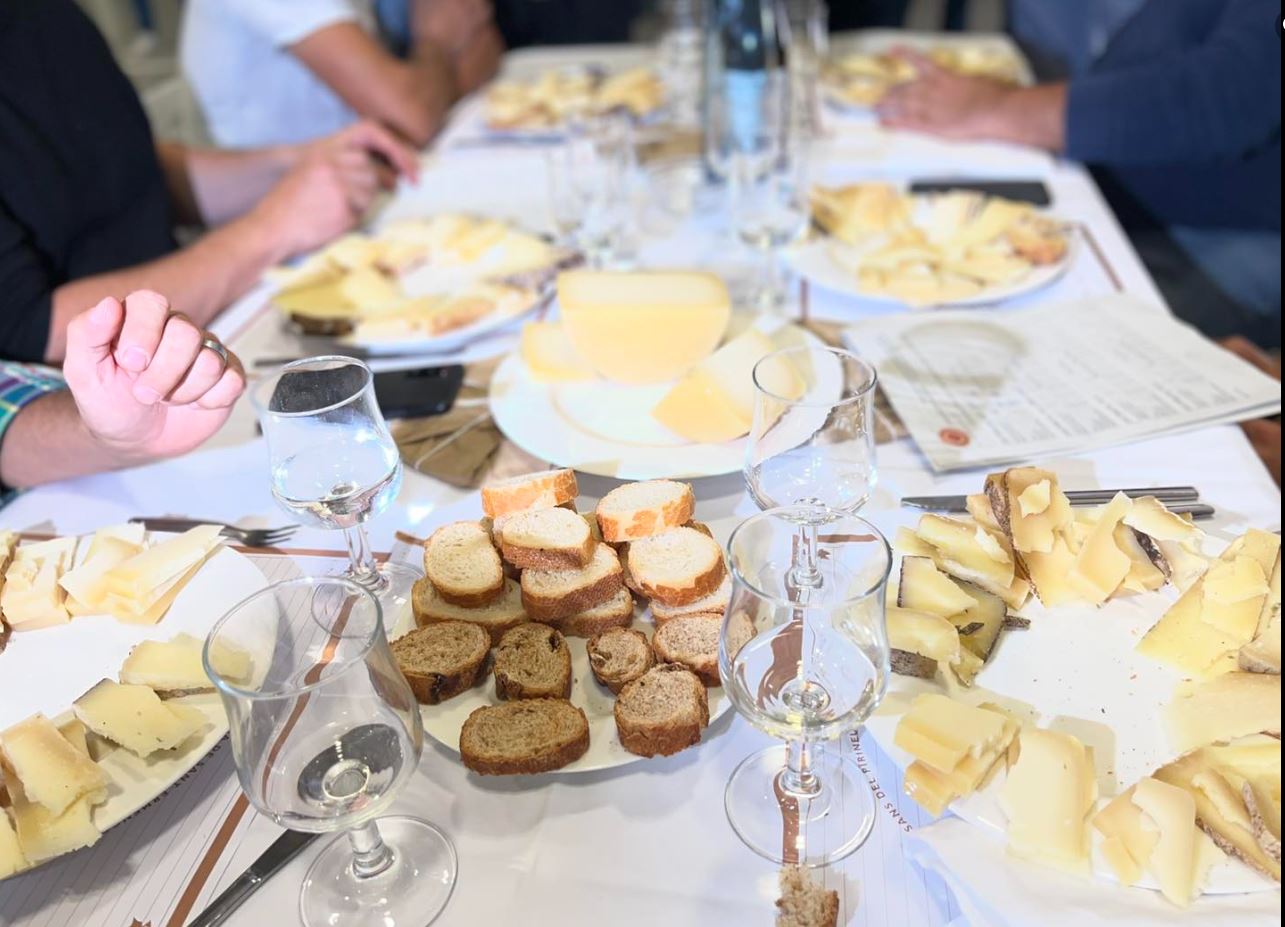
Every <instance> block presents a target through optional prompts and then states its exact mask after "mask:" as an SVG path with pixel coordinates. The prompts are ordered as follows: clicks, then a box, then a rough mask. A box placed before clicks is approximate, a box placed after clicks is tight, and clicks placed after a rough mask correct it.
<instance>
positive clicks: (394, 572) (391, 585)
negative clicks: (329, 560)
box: [343, 562, 424, 635]
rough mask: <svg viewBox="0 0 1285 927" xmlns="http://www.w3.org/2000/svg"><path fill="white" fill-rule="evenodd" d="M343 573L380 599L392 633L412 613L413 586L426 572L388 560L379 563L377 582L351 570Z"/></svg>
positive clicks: (389, 630)
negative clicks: (367, 579) (371, 581)
mask: <svg viewBox="0 0 1285 927" xmlns="http://www.w3.org/2000/svg"><path fill="white" fill-rule="evenodd" d="M343 575H344V576H346V577H348V578H349V579H351V580H352V581H353V582H355V583H357V584H358V585H360V586H363V587H365V588H366V589H369V590H370V592H371V593H372V594H373V595H374V596H375V598H376V599H378V600H379V607H380V609H381V610H382V611H383V613H384V628H385V629H386V630H387V631H388V633H389V634H390V635H391V634H393V633H394V632H395V631H396V630H397V627H398V624H399V623H400V622H401V621H402V620H403V619H404V618H405V616H406V615H408V614H409V613H410V601H411V588H412V587H413V586H414V585H415V583H416V581H417V580H419V579H420V578H421V577H422V576H423V575H424V572H423V571H422V570H419V569H417V568H415V567H413V566H411V565H410V564H408V563H394V562H387V563H381V564H380V565H379V572H378V580H377V581H376V582H375V583H367V582H365V580H364V578H362V577H359V576H357V575H356V574H354V573H351V572H345V573H344V574H343Z"/></svg>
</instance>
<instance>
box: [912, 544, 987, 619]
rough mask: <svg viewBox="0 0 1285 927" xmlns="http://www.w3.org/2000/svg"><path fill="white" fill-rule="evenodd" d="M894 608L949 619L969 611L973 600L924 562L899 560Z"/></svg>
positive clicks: (925, 559)
mask: <svg viewBox="0 0 1285 927" xmlns="http://www.w3.org/2000/svg"><path fill="white" fill-rule="evenodd" d="M897 605H898V606H899V607H900V608H909V609H914V610H915V611H921V612H929V613H931V614H933V615H940V616H941V617H942V618H949V617H951V616H952V615H958V614H960V613H961V612H963V611H965V610H966V609H968V608H971V607H972V605H973V599H972V598H971V597H970V596H969V595H968V594H967V593H966V592H964V591H963V590H962V589H960V588H959V586H958V585H957V584H956V583H955V581H954V580H953V579H951V578H950V577H949V576H947V575H946V574H945V573H943V572H942V571H941V570H939V569H937V567H936V566H935V565H934V564H933V562H932V561H931V560H929V559H928V558H926V557H902V558H901V577H900V579H899V581H898V584H897Z"/></svg>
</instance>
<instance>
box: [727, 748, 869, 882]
mask: <svg viewBox="0 0 1285 927" xmlns="http://www.w3.org/2000/svg"><path fill="white" fill-rule="evenodd" d="M788 755H789V751H788V748H787V747H786V746H785V745H781V746H776V747H768V748H767V749H766V750H760V751H759V752H758V753H754V754H752V755H750V756H749V757H747V758H746V759H745V760H744V761H742V762H741V765H740V766H738V767H736V771H735V772H733V773H732V778H731V779H730V780H728V783H727V791H726V793H725V794H724V797H723V805H724V808H725V809H726V811H727V820H728V822H729V823H730V824H731V825H732V830H734V831H736V835H737V836H738V837H740V838H741V840H743V841H744V842H745V845H746V846H748V847H749V848H750V849H751V850H753V851H754V852H755V853H757V854H758V855H759V856H762V857H764V858H766V859H770V860H771V861H772V862H774V863H776V864H778V865H786V864H792V865H798V866H804V867H807V868H814V867H817V866H825V865H828V864H830V863H833V862H835V861H837V860H840V859H843V858H844V857H845V856H848V855H849V854H851V853H852V852H854V851H855V850H857V849H858V848H859V847H860V846H861V845H862V844H863V843H865V842H866V838H867V837H869V836H870V831H871V830H872V829H873V828H874V823H875V802H874V797H873V796H872V795H871V794H870V784H869V783H868V782H867V781H866V777H865V775H864V774H863V773H862V772H861V769H860V768H859V767H858V766H857V764H856V761H855V760H853V759H852V758H851V757H847V756H843V755H841V754H839V753H837V752H834V751H830V750H825V749H822V748H820V747H814V748H813V751H812V770H813V773H814V775H815V776H816V780H817V784H818V786H819V788H818V790H817V791H816V792H815V793H813V794H810V795H809V794H800V793H795V792H791V791H790V790H789V789H787V788H786V786H785V783H784V781H783V774H784V773H785V772H786V760H787V758H788Z"/></svg>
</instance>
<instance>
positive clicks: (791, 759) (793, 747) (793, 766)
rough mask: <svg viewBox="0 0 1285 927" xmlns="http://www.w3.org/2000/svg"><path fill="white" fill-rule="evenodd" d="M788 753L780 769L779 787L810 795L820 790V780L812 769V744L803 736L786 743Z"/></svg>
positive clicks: (793, 793)
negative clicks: (783, 765)
mask: <svg viewBox="0 0 1285 927" xmlns="http://www.w3.org/2000/svg"><path fill="white" fill-rule="evenodd" d="M786 749H787V750H789V755H788V757H787V759H786V766H785V769H783V770H781V787H782V788H783V789H785V791H787V792H789V793H790V794H792V795H801V796H805V797H811V796H814V795H816V794H817V793H818V792H820V791H821V781H820V780H819V779H818V778H817V776H816V773H814V772H813V771H812V744H811V743H809V742H808V741H807V740H806V739H805V738H802V737H800V738H798V739H797V740H791V741H789V742H788V743H787V744H786Z"/></svg>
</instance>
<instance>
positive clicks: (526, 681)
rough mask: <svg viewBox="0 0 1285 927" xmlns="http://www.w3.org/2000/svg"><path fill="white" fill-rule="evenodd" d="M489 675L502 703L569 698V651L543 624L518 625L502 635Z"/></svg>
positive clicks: (555, 631)
mask: <svg viewBox="0 0 1285 927" xmlns="http://www.w3.org/2000/svg"><path fill="white" fill-rule="evenodd" d="M492 673H493V674H494V675H495V694H496V697H497V698H499V699H501V700H502V701H509V700H513V699H520V698H570V696H571V651H570V649H569V648H568V647H567V640H566V638H565V637H563V636H562V634H561V632H560V631H558V630H557V629H556V628H551V627H549V626H548V625H547V624H533V623H527V624H520V625H518V626H517V627H516V628H514V629H513V630H511V631H507V632H505V635H504V636H503V637H502V638H500V642H499V644H497V645H496V647H495V660H494V662H493V665H492Z"/></svg>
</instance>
